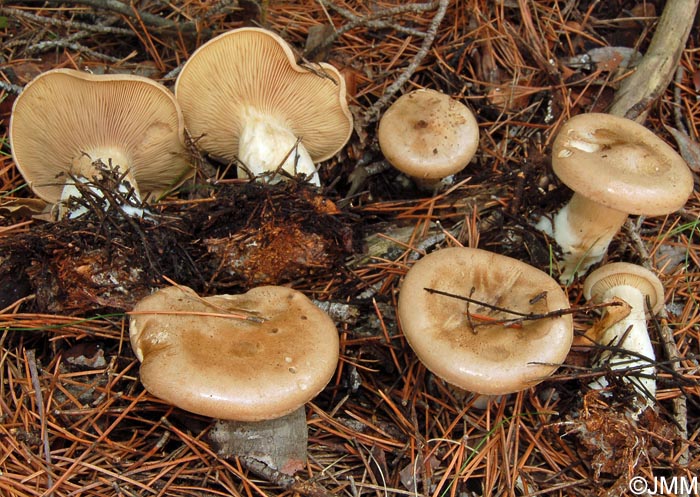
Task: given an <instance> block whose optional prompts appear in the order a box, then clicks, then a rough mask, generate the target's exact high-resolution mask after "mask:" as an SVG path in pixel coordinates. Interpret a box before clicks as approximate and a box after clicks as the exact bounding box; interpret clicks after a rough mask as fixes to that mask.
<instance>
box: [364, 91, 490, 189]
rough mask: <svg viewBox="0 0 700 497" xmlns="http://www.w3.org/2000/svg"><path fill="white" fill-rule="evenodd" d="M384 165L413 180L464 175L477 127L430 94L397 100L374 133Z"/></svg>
mask: <svg viewBox="0 0 700 497" xmlns="http://www.w3.org/2000/svg"><path fill="white" fill-rule="evenodd" d="M377 138H378V140H379V146H380V147H381V149H382V153H383V154H384V157H385V158H386V160H388V161H389V162H390V163H391V164H392V165H393V166H394V167H395V168H396V169H398V170H399V171H401V172H403V173H405V174H407V175H409V176H411V177H414V178H418V179H426V180H437V179H441V178H445V177H447V176H450V175H451V174H455V173H457V172H459V171H461V170H462V169H464V168H465V167H466V166H467V164H469V161H470V160H471V159H472V157H474V154H475V153H476V149H477V147H478V146H479V126H478V124H477V122H476V118H475V117H474V114H472V112H471V111H470V110H469V109H468V108H467V107H466V106H465V105H464V104H462V103H461V102H459V101H457V100H455V99H453V98H451V97H450V96H449V95H446V94H444V93H441V92H439V91H435V90H429V89H422V90H416V91H412V92H410V93H407V94H405V95H402V96H401V97H399V98H398V99H397V100H396V101H395V102H394V103H393V104H392V105H391V106H390V107H389V108H388V109H387V111H386V112H385V113H384V115H383V116H382V118H381V120H380V121H379V128H378V130H377Z"/></svg>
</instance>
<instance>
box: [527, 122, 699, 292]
mask: <svg viewBox="0 0 700 497" xmlns="http://www.w3.org/2000/svg"><path fill="white" fill-rule="evenodd" d="M552 167H553V169H554V172H555V174H556V175H557V176H558V177H559V179H560V180H561V181H562V182H564V184H566V185H567V186H568V187H569V188H571V189H572V190H573V191H574V195H573V197H572V198H571V200H570V201H569V203H568V204H566V205H565V206H564V207H563V208H562V209H561V210H560V211H559V212H558V213H557V214H556V215H555V216H554V218H553V219H550V218H549V217H546V216H545V217H543V218H542V219H541V220H540V221H539V222H538V223H537V228H538V229H540V230H541V231H544V232H545V233H547V234H549V235H551V236H553V237H554V240H555V241H556V242H557V244H558V245H559V246H560V247H561V249H562V252H563V266H562V271H561V280H562V281H569V280H570V279H571V278H572V277H573V276H574V275H575V274H579V275H582V274H585V273H586V271H587V270H588V268H589V267H590V266H591V265H593V264H595V263H596V262H599V261H600V260H601V259H602V258H603V256H604V255H605V253H606V251H607V249H608V245H609V244H610V241H611V240H612V238H613V237H614V236H615V234H616V233H617V232H618V231H619V230H620V228H621V227H622V225H623V224H624V222H625V220H626V219H627V216H628V214H636V215H647V216H662V215H666V214H670V213H671V212H674V211H676V210H678V209H680V208H681V207H682V206H683V205H684V204H685V202H686V200H687V199H688V197H689V196H690V194H691V193H692V191H693V177H692V175H691V173H690V170H689V168H688V165H687V164H686V163H685V161H684V160H683V159H682V158H681V156H680V155H678V154H677V153H676V152H675V151H674V150H673V148H671V147H670V146H669V145H668V144H666V143H665V142H664V141H663V140H662V139H661V138H659V137H657V136H656V135H655V134H654V133H652V132H651V131H649V130H648V129H646V128H645V127H644V126H642V125H641V124H638V123H636V122H634V121H632V120H630V119H626V118H624V117H618V116H613V115H610V114H599V113H590V114H580V115H578V116H575V117H572V118H571V119H570V120H569V121H568V122H566V123H565V124H564V126H563V127H562V129H561V131H559V133H558V134H557V136H556V138H555V140H554V143H553V145H552Z"/></svg>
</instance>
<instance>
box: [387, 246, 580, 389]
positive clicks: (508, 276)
mask: <svg viewBox="0 0 700 497" xmlns="http://www.w3.org/2000/svg"><path fill="white" fill-rule="evenodd" d="M467 299H469V300H467ZM568 307H569V303H568V300H567V298H566V296H565V295H564V293H563V292H562V290H561V288H560V287H559V284H558V283H557V282H556V281H555V280H554V279H552V278H550V277H549V276H548V275H547V274H545V273H543V272H542V271H540V270H538V269H536V268H534V267H532V266H529V265H527V264H525V263H523V262H520V261H518V260H515V259H511V258H510V257H506V256H503V255H498V254H494V253H492V252H488V251H486V250H480V249H474V248H463V247H455V248H445V249H441V250H437V251H435V252H432V253H431V254H428V255H426V256H425V257H423V258H422V259H420V260H419V261H418V262H416V263H415V264H414V265H413V267H411V269H410V270H409V271H408V273H407V274H406V277H405V278H404V281H403V283H402V285H401V290H400V293H399V302H398V316H399V319H400V322H401V327H402V329H403V333H404V335H405V337H406V340H408V343H409V345H410V346H411V348H412V349H413V350H414V351H415V353H416V355H417V356H418V358H419V359H420V360H421V361H422V362H423V364H425V366H426V367H427V368H428V369H429V370H430V371H432V372H433V373H434V374H435V375H437V376H439V377H440V378H442V379H444V380H445V381H447V382H448V383H450V384H452V385H454V386H456V387H459V388H461V389H463V390H467V391H469V392H474V393H478V394H483V395H503V394H508V393H513V392H517V391H520V390H524V389H527V388H529V387H531V386H534V385H536V384H538V383H539V382H541V381H543V380H544V379H545V378H547V377H548V376H549V375H551V374H552V373H553V372H554V371H555V370H556V369H557V367H558V365H559V364H560V363H561V362H563V361H564V359H565V358H566V356H567V354H568V352H569V349H570V347H571V342H572V340H573V320H572V317H571V315H570V314H568V313H566V312H561V313H557V312H555V311H560V310H565V309H568ZM547 313H552V314H551V315H548V317H546V318H542V319H539V318H537V317H538V316H539V315H542V314H547ZM536 318H537V319H536ZM514 319H517V321H513V320H514Z"/></svg>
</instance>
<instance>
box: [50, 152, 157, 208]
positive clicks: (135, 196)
mask: <svg viewBox="0 0 700 497" xmlns="http://www.w3.org/2000/svg"><path fill="white" fill-rule="evenodd" d="M93 157H97V159H93ZM101 157H109V159H101ZM97 161H101V162H102V164H104V165H105V166H106V167H110V166H112V167H114V168H115V172H116V174H120V175H121V174H123V175H124V178H123V179H122V181H120V182H119V186H118V193H121V194H122V195H123V196H125V197H126V196H129V198H130V199H132V200H133V201H134V202H133V203H134V204H139V205H140V204H141V203H142V202H141V194H140V193H139V190H138V186H137V184H136V180H135V179H134V176H133V174H132V173H131V171H127V172H126V174H124V173H123V171H122V166H120V165H119V164H127V163H128V162H127V159H126V157H125V156H124V155H123V154H122V153H120V152H119V151H116V150H103V151H98V152H96V153H91V154H87V153H86V154H83V155H82V156H81V157H80V158H78V159H77V160H75V161H73V164H72V166H71V171H72V174H73V176H74V178H75V182H77V183H80V184H82V185H86V186H84V188H88V189H89V190H90V191H91V192H92V194H93V195H94V196H95V197H97V198H103V194H102V192H101V191H100V190H99V189H97V188H95V187H94V186H91V185H87V184H88V183H89V182H90V181H93V180H94V178H95V177H96V176H98V175H99V174H100V171H99V169H97V166H96V165H95V163H96V162H97ZM75 182H74V181H73V180H72V179H70V178H67V179H66V183H65V185H64V186H63V190H62V191H61V198H60V200H59V204H58V218H59V219H62V218H64V217H66V216H67V217H68V218H70V219H75V218H77V217H78V216H80V215H82V214H84V213H86V212H87V208H86V207H84V206H79V207H77V208H74V209H73V210H70V209H69V208H68V201H69V200H70V199H71V198H80V197H81V196H82V194H81V193H80V190H79V189H78V187H77V186H76V183H75ZM103 207H104V208H106V207H107V206H106V205H104V203H103ZM121 208H122V210H123V211H124V213H126V214H127V215H128V216H131V217H143V215H144V209H142V208H141V207H135V206H134V205H130V204H125V205H122V206H121Z"/></svg>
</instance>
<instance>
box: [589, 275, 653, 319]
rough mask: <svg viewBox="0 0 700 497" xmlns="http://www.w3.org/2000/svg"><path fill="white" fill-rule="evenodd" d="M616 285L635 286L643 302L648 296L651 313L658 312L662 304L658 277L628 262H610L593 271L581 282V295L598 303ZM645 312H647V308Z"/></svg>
mask: <svg viewBox="0 0 700 497" xmlns="http://www.w3.org/2000/svg"><path fill="white" fill-rule="evenodd" d="M618 286H631V287H634V288H637V289H638V290H639V291H640V292H641V293H642V295H643V296H644V301H645V302H646V299H647V297H649V302H650V305H651V311H652V314H656V313H658V312H659V311H660V310H661V308H662V307H663V305H664V301H665V298H666V297H665V295H664V286H663V284H662V283H661V281H660V280H659V278H658V277H657V276H656V275H655V274H654V273H652V272H651V271H649V270H648V269H646V268H644V267H642V266H638V265H637V264H630V263H629V262H612V263H610V264H606V265H604V266H601V267H599V268H598V269H596V270H595V271H593V272H592V273H591V274H589V275H588V276H587V277H586V281H585V282H584V283H583V296H584V297H586V300H591V301H592V302H594V303H600V302H602V299H603V298H604V296H605V293H606V292H607V291H608V290H610V289H612V288H615V287H618ZM645 308H646V306H645ZM646 313H647V314H649V312H648V309H647V310H646Z"/></svg>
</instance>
